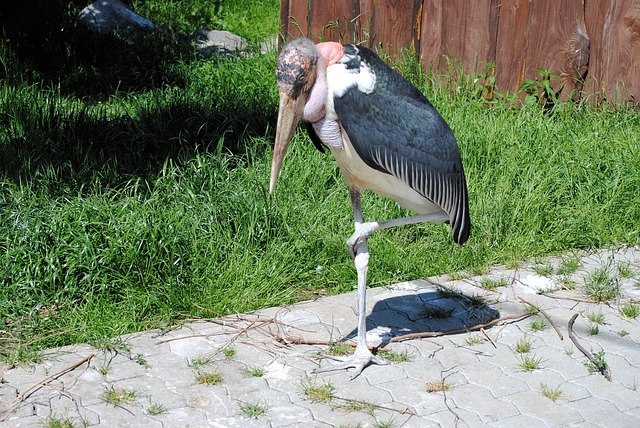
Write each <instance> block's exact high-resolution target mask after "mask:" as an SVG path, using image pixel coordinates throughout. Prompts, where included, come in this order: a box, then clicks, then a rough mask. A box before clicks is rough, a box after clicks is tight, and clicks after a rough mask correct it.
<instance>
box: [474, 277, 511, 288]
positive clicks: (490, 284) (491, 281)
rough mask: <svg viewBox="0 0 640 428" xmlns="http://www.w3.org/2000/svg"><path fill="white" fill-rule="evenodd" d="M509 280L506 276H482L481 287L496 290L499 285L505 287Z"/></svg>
mask: <svg viewBox="0 0 640 428" xmlns="http://www.w3.org/2000/svg"><path fill="white" fill-rule="evenodd" d="M506 285H507V280H506V279H505V278H482V280H481V281H480V287H482V288H484V289H486V290H495V289H496V288H498V287H505V286H506Z"/></svg>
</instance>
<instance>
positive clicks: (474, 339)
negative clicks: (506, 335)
mask: <svg viewBox="0 0 640 428" xmlns="http://www.w3.org/2000/svg"><path fill="white" fill-rule="evenodd" d="M465 342H467V345H469V346H474V345H480V344H481V343H484V338H483V337H482V336H480V335H479V334H470V335H469V336H467V338H466V339H465Z"/></svg>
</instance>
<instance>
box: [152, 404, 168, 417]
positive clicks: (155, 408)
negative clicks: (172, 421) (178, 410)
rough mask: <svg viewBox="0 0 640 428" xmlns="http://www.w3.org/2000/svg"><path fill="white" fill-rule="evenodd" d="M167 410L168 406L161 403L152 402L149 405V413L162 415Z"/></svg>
mask: <svg viewBox="0 0 640 428" xmlns="http://www.w3.org/2000/svg"><path fill="white" fill-rule="evenodd" d="M166 411H167V408H166V407H165V406H163V405H162V404H160V403H154V402H152V403H151V404H150V405H149V407H147V413H149V414H150V415H153V416H155V415H160V414H162V413H164V412H166Z"/></svg>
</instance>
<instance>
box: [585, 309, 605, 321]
mask: <svg viewBox="0 0 640 428" xmlns="http://www.w3.org/2000/svg"><path fill="white" fill-rule="evenodd" d="M585 316H586V317H587V319H588V320H589V321H591V322H592V323H594V324H604V322H605V318H604V314H603V313H602V311H598V312H587V313H586V314H585Z"/></svg>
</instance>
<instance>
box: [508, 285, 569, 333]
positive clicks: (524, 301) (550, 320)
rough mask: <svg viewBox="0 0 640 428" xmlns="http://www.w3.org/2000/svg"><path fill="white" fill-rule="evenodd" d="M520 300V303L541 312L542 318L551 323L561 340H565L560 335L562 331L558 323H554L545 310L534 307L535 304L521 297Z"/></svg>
mask: <svg viewBox="0 0 640 428" xmlns="http://www.w3.org/2000/svg"><path fill="white" fill-rule="evenodd" d="M518 299H520V301H522V302H523V303H526V304H527V305H529V306H532V307H534V308H536V309H537V310H538V312H540V313H541V314H542V316H543V317H545V318H546V319H547V321H549V324H551V327H553V329H554V330H555V331H556V333H557V334H558V337H559V338H560V340H564V336H563V335H562V333H560V329H559V328H558V326H557V325H556V323H555V322H553V320H552V319H551V317H550V316H549V315H548V314H547V313H546V312H545V311H544V310H543V309H541V308H540V307H538V306H536V305H533V304H531V303H529V302H527V301H526V300H524V299H523V298H522V297H520V296H518Z"/></svg>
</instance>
